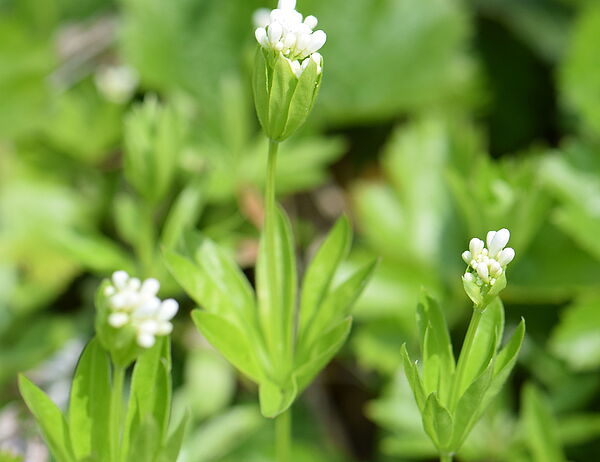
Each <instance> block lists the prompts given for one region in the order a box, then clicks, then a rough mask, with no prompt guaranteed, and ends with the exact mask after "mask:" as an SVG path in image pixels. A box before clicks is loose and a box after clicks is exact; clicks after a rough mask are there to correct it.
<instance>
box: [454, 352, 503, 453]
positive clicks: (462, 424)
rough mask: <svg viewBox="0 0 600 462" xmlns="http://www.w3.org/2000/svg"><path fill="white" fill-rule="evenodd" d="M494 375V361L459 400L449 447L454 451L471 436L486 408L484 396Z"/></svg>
mask: <svg viewBox="0 0 600 462" xmlns="http://www.w3.org/2000/svg"><path fill="white" fill-rule="evenodd" d="M493 375H494V363H490V365H489V366H488V367H487V368H486V370H485V371H484V372H483V373H482V374H481V375H480V376H479V377H478V378H477V379H476V380H475V381H474V382H473V383H472V384H471V385H470V386H469V387H468V388H467V390H466V391H465V392H464V394H463V395H462V396H461V397H460V399H459V400H458V404H457V405H456V411H455V412H454V431H453V436H452V442H451V443H450V445H449V447H450V449H451V450H452V451H453V452H456V451H458V450H459V449H460V447H461V446H462V444H463V442H464V441H465V439H466V438H467V436H469V433H470V432H471V430H472V429H473V426H474V425H475V424H476V423H477V421H478V420H479V418H480V417H481V415H482V414H483V412H484V411H485V408H486V403H485V402H484V397H485V395H486V393H487V391H488V387H489V386H490V382H491V380H492V377H493Z"/></svg>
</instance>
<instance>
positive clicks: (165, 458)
mask: <svg viewBox="0 0 600 462" xmlns="http://www.w3.org/2000/svg"><path fill="white" fill-rule="evenodd" d="M189 421H190V414H189V412H186V413H185V414H184V415H183V417H182V418H181V420H180V421H179V424H178V425H177V427H176V428H175V429H174V430H173V432H172V433H171V434H170V435H169V437H168V438H167V440H166V442H165V445H164V447H163V448H162V450H161V451H160V456H159V458H158V462H173V461H176V460H177V456H178V455H179V451H180V450H181V444H182V443H183V438H184V436H185V434H186V430H187V427H188V423H189Z"/></svg>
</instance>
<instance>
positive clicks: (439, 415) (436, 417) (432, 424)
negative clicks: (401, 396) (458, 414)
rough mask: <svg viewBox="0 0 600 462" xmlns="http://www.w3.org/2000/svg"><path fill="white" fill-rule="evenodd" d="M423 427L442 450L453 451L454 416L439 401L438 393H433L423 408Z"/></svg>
mask: <svg viewBox="0 0 600 462" xmlns="http://www.w3.org/2000/svg"><path fill="white" fill-rule="evenodd" d="M422 417H423V428H424V429H425V431H426V432H427V434H428V435H429V437H430V438H431V439H432V440H433V442H434V444H435V445H436V446H437V447H438V449H440V450H441V451H451V450H452V448H451V447H450V443H451V439H452V430H453V423H452V417H451V416H450V414H449V413H448V411H447V410H446V408H445V407H443V406H442V405H441V404H440V402H439V401H438V398H437V395H436V394H435V393H431V394H430V395H429V396H428V397H427V401H426V402H425V409H424V410H423V415H422Z"/></svg>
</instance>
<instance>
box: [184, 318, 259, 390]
mask: <svg viewBox="0 0 600 462" xmlns="http://www.w3.org/2000/svg"><path fill="white" fill-rule="evenodd" d="M192 319H193V321H194V324H196V327H197V328H198V330H200V332H202V335H204V336H205V337H206V339H207V340H208V341H209V343H210V344H211V345H212V346H213V347H215V348H216V349H217V350H218V351H219V352H220V353H221V354H222V355H223V356H224V357H225V358H226V359H227V361H229V362H230V363H231V364H233V365H234V366H235V367H236V368H237V369H239V370H240V371H241V372H243V373H244V374H245V375H247V376H248V377H249V378H251V379H252V380H253V381H254V382H257V383H258V382H259V381H260V378H261V372H260V371H259V369H258V367H257V364H256V359H255V357H254V354H260V353H259V352H258V351H255V350H254V351H253V345H251V344H250V343H249V342H248V339H247V338H246V336H245V335H244V332H242V331H241V330H240V329H239V328H238V327H236V326H235V325H234V324H232V323H231V322H229V321H228V320H227V319H225V318H223V317H221V316H219V315H216V314H213V313H208V312H206V311H201V310H194V311H192Z"/></svg>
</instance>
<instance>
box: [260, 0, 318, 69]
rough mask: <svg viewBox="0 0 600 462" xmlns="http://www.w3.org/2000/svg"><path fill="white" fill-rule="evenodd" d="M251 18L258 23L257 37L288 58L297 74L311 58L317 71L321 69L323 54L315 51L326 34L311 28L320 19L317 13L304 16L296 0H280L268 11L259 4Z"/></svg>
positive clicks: (262, 44) (265, 46)
mask: <svg viewBox="0 0 600 462" xmlns="http://www.w3.org/2000/svg"><path fill="white" fill-rule="evenodd" d="M253 21H254V24H255V25H256V26H257V29H256V31H255V34H254V35H255V36H256V41H257V42H258V43H259V44H260V46H262V47H263V48H266V49H271V50H273V51H275V52H278V53H281V54H282V55H283V56H284V57H285V58H287V59H288V61H289V63H290V66H291V68H292V71H293V72H294V74H296V76H297V77H300V76H301V75H302V72H303V71H304V70H305V69H306V68H307V67H308V65H309V63H310V61H309V60H310V59H312V60H313V61H314V62H315V63H317V72H318V73H321V72H322V62H323V58H322V56H321V55H320V54H319V53H317V51H318V50H320V49H321V47H322V46H323V45H324V44H325V42H326V41H327V35H326V34H325V32H323V31H322V30H317V31H315V30H314V28H315V27H317V24H318V23H319V21H318V20H317V18H316V17H314V16H312V15H311V16H307V17H306V18H303V17H302V14H300V13H299V12H298V11H296V1H295V0H279V3H278V5H277V8H276V9H274V10H272V11H271V12H268V10H265V9H264V8H261V9H259V10H257V11H256V12H255V13H254V16H253Z"/></svg>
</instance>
